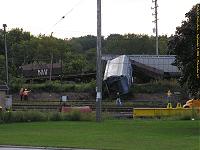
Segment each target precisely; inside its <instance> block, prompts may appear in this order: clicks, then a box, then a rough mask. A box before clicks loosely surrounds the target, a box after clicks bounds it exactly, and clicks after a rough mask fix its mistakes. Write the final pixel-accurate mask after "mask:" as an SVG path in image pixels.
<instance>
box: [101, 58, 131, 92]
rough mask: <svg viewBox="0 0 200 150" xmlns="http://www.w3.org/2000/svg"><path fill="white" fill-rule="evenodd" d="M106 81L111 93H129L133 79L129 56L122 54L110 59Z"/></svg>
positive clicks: (105, 75)
mask: <svg viewBox="0 0 200 150" xmlns="http://www.w3.org/2000/svg"><path fill="white" fill-rule="evenodd" d="M104 81H105V83H106V87H107V89H108V92H109V94H110V95H116V94H117V93H118V92H119V93H120V95H121V94H127V93H128V92H129V89H130V86H131V85H132V83H133V80H132V65H131V61H130V59H129V57H128V56H126V55H120V56H118V57H116V58H114V59H112V60H108V61H107V64H106V68H105V72H104Z"/></svg>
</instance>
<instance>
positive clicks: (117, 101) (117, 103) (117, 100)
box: [116, 92, 122, 106]
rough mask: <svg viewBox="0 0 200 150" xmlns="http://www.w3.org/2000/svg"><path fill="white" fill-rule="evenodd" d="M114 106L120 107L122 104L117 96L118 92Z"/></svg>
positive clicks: (118, 95)
mask: <svg viewBox="0 0 200 150" xmlns="http://www.w3.org/2000/svg"><path fill="white" fill-rule="evenodd" d="M116 105H117V106H121V105H122V102H121V98H120V94H119V92H117V99H116Z"/></svg>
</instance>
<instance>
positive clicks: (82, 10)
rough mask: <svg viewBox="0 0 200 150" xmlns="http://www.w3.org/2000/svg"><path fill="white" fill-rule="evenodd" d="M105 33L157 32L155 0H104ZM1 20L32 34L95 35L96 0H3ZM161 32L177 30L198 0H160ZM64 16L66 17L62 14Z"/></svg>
mask: <svg viewBox="0 0 200 150" xmlns="http://www.w3.org/2000/svg"><path fill="white" fill-rule="evenodd" d="M101 2H102V10H101V14H102V35H103V36H105V37H106V36H108V35H110V34H122V35H123V34H128V33H131V34H132V33H135V34H148V35H154V33H153V28H154V27H155V24H154V23H153V22H152V21H153V20H154V16H153V15H152V13H154V10H152V9H151V7H153V6H154V3H152V0H101ZM0 3H1V9H0V24H2V28H3V24H7V30H8V31H9V30H11V29H12V28H23V30H24V31H28V32H30V33H31V34H33V35H35V36H37V35H39V34H45V35H47V36H48V35H51V33H52V35H53V36H54V37H57V38H62V39H64V38H71V37H79V36H85V35H96V30H97V25H96V24H97V19H96V18H97V17H96V16H97V11H96V8H97V0H0ZM157 3H158V19H159V20H158V34H159V35H165V34H166V35H168V36H170V35H172V34H175V31H176V27H177V26H181V22H182V21H183V20H185V13H187V12H188V11H189V10H191V8H192V6H194V5H195V4H197V3H199V0H157ZM63 16H65V18H64V19H62V17H63Z"/></svg>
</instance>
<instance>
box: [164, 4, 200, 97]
mask: <svg viewBox="0 0 200 150" xmlns="http://www.w3.org/2000/svg"><path fill="white" fill-rule="evenodd" d="M196 7H197V5H196V6H194V7H193V8H192V9H191V10H190V11H189V12H188V13H186V14H185V17H186V20H185V21H183V22H182V25H181V26H180V27H177V28H176V33H175V35H174V36H173V37H171V39H170V41H169V43H168V48H169V49H170V51H171V52H170V53H171V54H175V55H176V60H175V65H177V67H178V68H179V69H180V71H181V78H180V80H179V81H180V84H181V86H186V88H187V89H188V92H189V93H191V94H192V95H193V96H195V95H196V94H197V93H198V91H200V80H199V79H198V78H197V72H196V71H197V68H196V66H197V65H196V64H197V61H196V58H197V55H196V35H197V26H196V25H197V19H196V18H197V13H196Z"/></svg>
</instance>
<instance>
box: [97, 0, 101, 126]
mask: <svg viewBox="0 0 200 150" xmlns="http://www.w3.org/2000/svg"><path fill="white" fill-rule="evenodd" d="M96 74H97V75H96V121H97V122H100V121H101V100H102V68H101V0H97V62H96Z"/></svg>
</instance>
